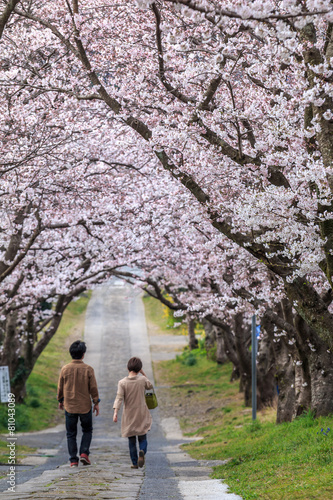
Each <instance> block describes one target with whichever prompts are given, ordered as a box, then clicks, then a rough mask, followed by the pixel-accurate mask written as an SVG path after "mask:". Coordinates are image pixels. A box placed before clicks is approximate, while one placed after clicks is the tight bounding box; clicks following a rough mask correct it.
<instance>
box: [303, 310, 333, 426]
mask: <svg viewBox="0 0 333 500" xmlns="http://www.w3.org/2000/svg"><path fill="white" fill-rule="evenodd" d="M295 325H296V327H297V331H298V332H299V337H300V339H301V341H302V344H301V345H302V349H303V352H304V354H305V355H304V357H305V356H306V362H305V365H306V367H307V371H308V374H309V378H308V380H306V381H305V383H306V384H307V385H309V386H310V388H309V392H310V404H309V405H308V407H309V406H311V409H312V410H313V411H314V412H315V414H316V416H318V417H319V416H327V415H330V414H332V413H333V355H332V353H331V352H330V350H329V348H328V345H327V343H326V342H324V341H323V340H322V339H321V338H320V337H319V335H317V334H316V332H314V331H313V330H312V329H310V328H309V327H308V325H307V324H306V323H305V322H304V320H303V319H302V318H301V317H300V316H298V315H297V317H296V318H295Z"/></svg>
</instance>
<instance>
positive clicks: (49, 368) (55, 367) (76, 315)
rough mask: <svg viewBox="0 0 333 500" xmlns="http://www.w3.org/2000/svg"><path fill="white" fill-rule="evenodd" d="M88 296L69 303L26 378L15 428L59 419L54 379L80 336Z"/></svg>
mask: <svg viewBox="0 0 333 500" xmlns="http://www.w3.org/2000/svg"><path fill="white" fill-rule="evenodd" d="M88 301H89V296H88V295H85V296H83V297H81V298H80V299H79V300H77V301H75V302H72V303H71V304H70V305H69V306H68V308H67V310H66V311H65V313H64V315H63V318H62V320H61V323H60V326H59V328H58V331H57V333H56V334H55V336H54V337H53V338H52V340H51V341H50V343H49V344H48V346H47V347H46V349H45V350H44V351H43V353H42V354H41V355H40V357H39V358H38V360H37V363H36V365H35V367H34V370H33V372H32V373H31V375H30V377H29V379H28V381H27V396H26V398H25V400H24V403H23V404H17V405H16V409H15V410H16V414H15V418H16V431H17V432H21V431H35V430H41V429H45V428H47V427H50V426H51V425H54V424H56V423H57V422H59V418H60V412H59V410H58V409H57V407H58V405H57V399H56V398H57V382H58V377H59V372H60V368H61V367H62V366H63V365H64V364H65V363H68V362H70V360H71V357H70V354H69V352H68V348H69V345H70V343H71V339H72V340H73V341H74V340H76V339H77V338H82V337H83V332H84V317H85V311H86V308H87V305H88ZM6 430H7V406H6V405H4V404H3V405H1V407H0V432H2V433H5V432H6Z"/></svg>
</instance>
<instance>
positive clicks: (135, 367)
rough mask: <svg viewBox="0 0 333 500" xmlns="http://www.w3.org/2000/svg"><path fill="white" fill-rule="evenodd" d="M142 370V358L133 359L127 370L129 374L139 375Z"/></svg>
mask: <svg viewBox="0 0 333 500" xmlns="http://www.w3.org/2000/svg"><path fill="white" fill-rule="evenodd" d="M141 368H142V361H141V359H140V358H135V357H134V358H131V359H130V360H129V362H128V363H127V370H128V371H129V372H135V373H139V371H140V370H141Z"/></svg>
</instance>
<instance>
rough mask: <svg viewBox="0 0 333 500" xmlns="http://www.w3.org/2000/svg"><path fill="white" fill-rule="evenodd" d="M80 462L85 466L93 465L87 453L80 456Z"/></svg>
mask: <svg viewBox="0 0 333 500" xmlns="http://www.w3.org/2000/svg"><path fill="white" fill-rule="evenodd" d="M80 462H81V463H82V464H83V465H91V462H90V460H89V457H88V455H87V454H86V453H81V455H80Z"/></svg>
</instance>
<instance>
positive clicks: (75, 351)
mask: <svg viewBox="0 0 333 500" xmlns="http://www.w3.org/2000/svg"><path fill="white" fill-rule="evenodd" d="M86 350H87V347H86V344H85V342H82V340H76V341H75V342H73V344H72V345H71V346H70V348H69V352H70V355H71V356H72V358H73V359H82V357H83V355H84V353H85V352H86Z"/></svg>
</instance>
